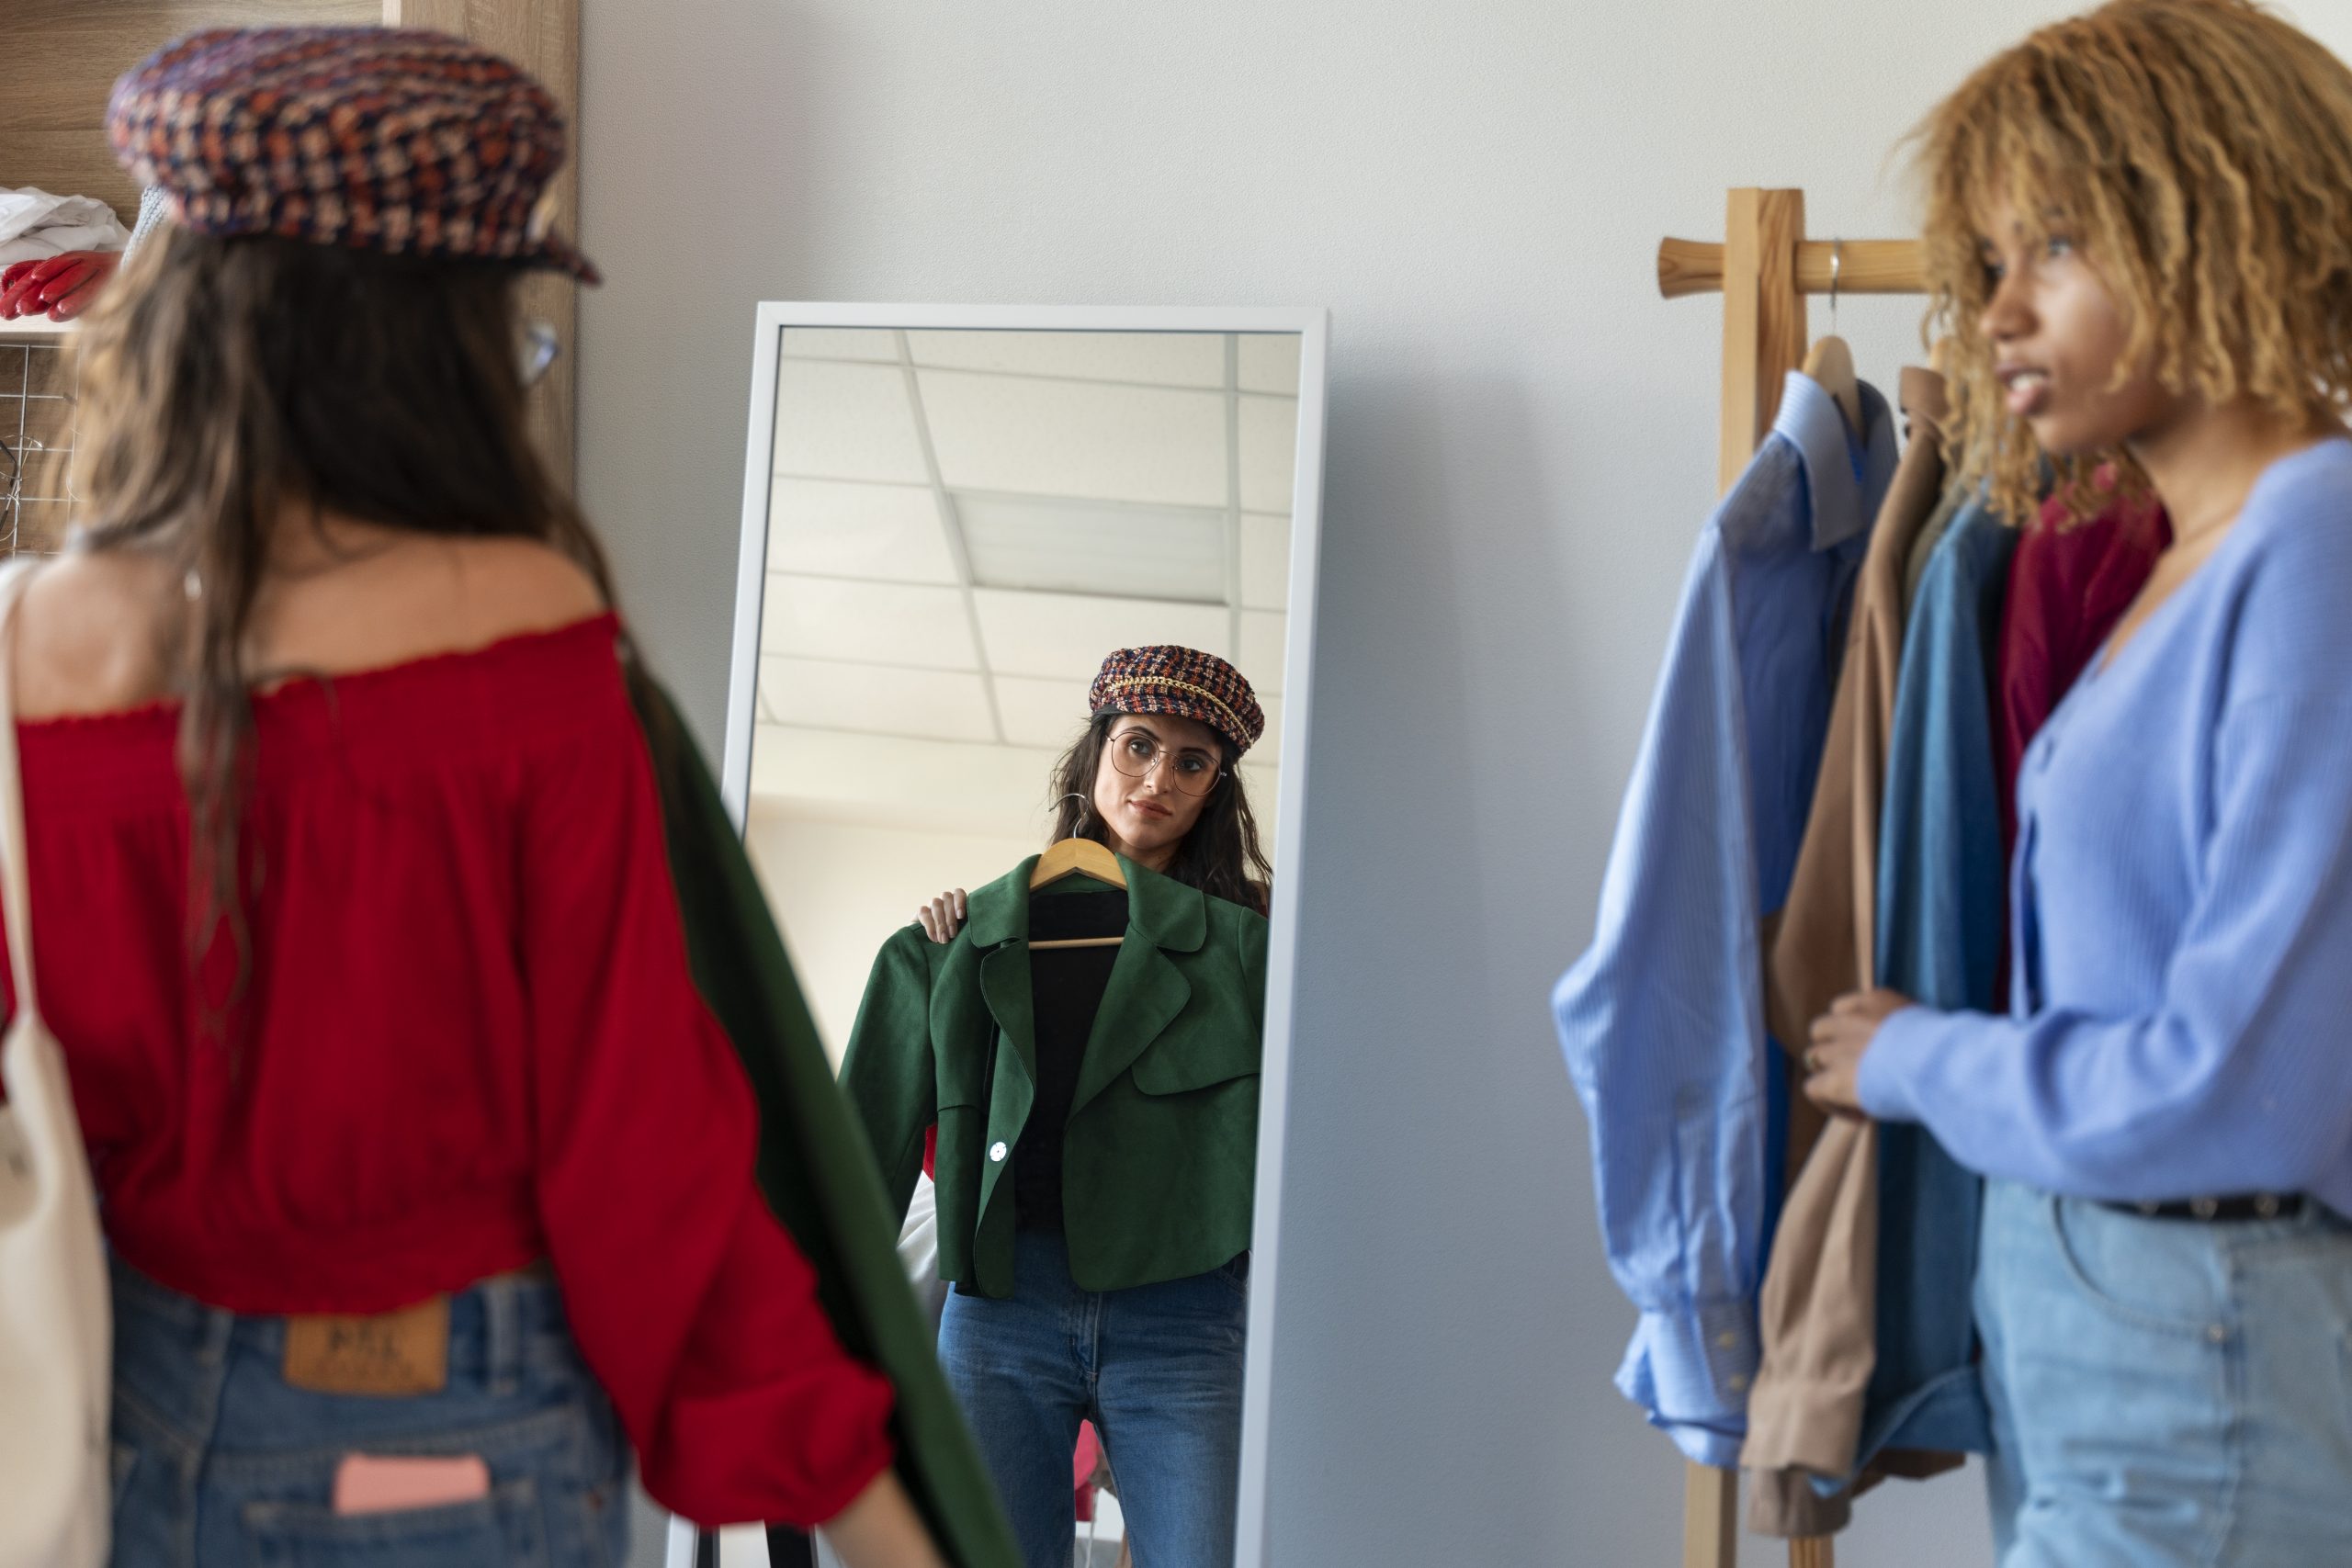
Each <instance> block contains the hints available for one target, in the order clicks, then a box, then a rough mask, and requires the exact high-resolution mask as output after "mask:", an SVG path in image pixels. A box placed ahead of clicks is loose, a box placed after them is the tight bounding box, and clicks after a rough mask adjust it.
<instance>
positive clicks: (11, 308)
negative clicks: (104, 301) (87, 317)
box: [0, 251, 122, 321]
mask: <svg viewBox="0 0 2352 1568" xmlns="http://www.w3.org/2000/svg"><path fill="white" fill-rule="evenodd" d="M119 265H122V254H121V253H120V252H119V251H68V252H66V253H65V254H63V255H62V256H50V257H48V258H46V259H44V260H41V261H28V262H18V263H17V264H16V265H14V266H11V267H9V268H8V269H7V271H6V272H4V273H0V321H11V320H14V319H15V318H17V317H18V316H39V315H47V316H48V317H49V319H50V320H51V321H72V320H73V319H74V317H76V316H78V315H80V314H81V313H82V312H83V311H84V310H88V309H89V307H90V302H91V301H92V300H94V299H96V298H97V297H98V290H99V289H101V288H104V287H105V286H106V281H107V278H109V277H112V276H114V270H115V268H116V267H118V266H119Z"/></svg>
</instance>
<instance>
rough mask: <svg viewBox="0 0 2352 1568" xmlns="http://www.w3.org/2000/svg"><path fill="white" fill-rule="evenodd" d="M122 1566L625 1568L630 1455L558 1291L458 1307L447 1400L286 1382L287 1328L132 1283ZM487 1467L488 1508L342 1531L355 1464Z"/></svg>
mask: <svg viewBox="0 0 2352 1568" xmlns="http://www.w3.org/2000/svg"><path fill="white" fill-rule="evenodd" d="M114 1308H115V1352H114V1434H113V1435H114V1489H115V1508H114V1559H113V1563H114V1568H428V1565H430V1568H442V1565H445V1564H450V1563H467V1564H477V1563H479V1564H498V1565H500V1568H621V1564H623V1563H624V1562H627V1560H628V1471H629V1457H628V1444H627V1443H626V1441H625V1440H624V1439H623V1438H622V1435H621V1432H620V1429H619V1427H618V1424H617V1423H616V1420H615V1418H614V1416H613V1411H612V1406H611V1404H610V1403H609V1402H608V1401H607V1400H606V1398H605V1393H604V1390H603V1389H602V1388H600V1387H599V1386H598V1385H597V1382H596V1381H595V1379H594V1377H593V1376H591V1375H590V1374H589V1371H588V1369H587V1367H586V1366H585V1364H583V1363H582V1360H581V1359H580V1352H579V1350H578V1349H577V1348H575V1347H574V1345H573V1344H572V1339H571V1329H570V1328H569V1326H568V1325H567V1324H566V1320H565V1317H564V1313H563V1303H562V1302H561V1301H560V1299H559V1298H558V1296H557V1293H556V1288H555V1286H554V1285H553V1284H552V1283H551V1282H549V1281H548V1280H542V1279H537V1278H533V1277H529V1276H523V1275H515V1276H508V1277H504V1278H502V1279H498V1280H487V1281H484V1282H483V1283H481V1284H479V1285H476V1286H475V1287H474V1288H472V1289H471V1290H469V1291H466V1292H462V1293H460V1294H458V1295H456V1296H454V1297H452V1298H451V1299H450V1303H449V1363H448V1382H447V1387H446V1388H444V1389H443V1390H442V1391H440V1392H438V1393H429V1394H418V1395H413V1396H408V1397H390V1398H375V1397H361V1396H354V1395H344V1394H324V1393H311V1392H309V1391H307V1390H304V1389H300V1388H297V1387H294V1386H293V1385H291V1384H289V1383H288V1382H287V1381H286V1380H285V1377H284V1376H283V1375H282V1371H281V1364H282V1361H283V1357H284V1352H285V1344H286V1320H285V1319H283V1318H274V1317H241V1316H239V1315H237V1314H234V1313H229V1312H223V1311H220V1310H219V1309H218V1308H214V1307H208V1306H205V1305H203V1304H201V1303H198V1302H195V1301H191V1300H190V1299H188V1298H187V1297H186V1296H182V1295H179V1294H176V1293H175V1292H171V1291H168V1290H165V1289H164V1287H163V1286H161V1285H158V1284H156V1283H154V1282H153V1280H147V1279H145V1278H143V1277H141V1276H140V1275H138V1274H136V1273H133V1272H132V1271H130V1269H125V1268H123V1267H122V1266H120V1265H119V1264H118V1265H117V1266H116V1268H115V1270H114ZM355 1452H356V1453H364V1454H369V1455H377V1456H388V1457H389V1456H404V1455H464V1454H477V1455H480V1456H481V1459H482V1460H483V1461H485V1462H486V1463H487V1465H488V1467H489V1470H490V1480H491V1489H490V1495H489V1496H488V1497H486V1498H483V1499H481V1500H479V1501H473V1502H463V1503H457V1504H452V1505H447V1506H438V1507H425V1508H413V1509H405V1510H401V1511H400V1512H396V1513H382V1514H360V1515H352V1516H348V1517H346V1516H340V1515H337V1514H336V1513H335V1512H334V1508H333V1507H332V1506H331V1500H332V1497H333V1493H334V1474H335V1470H336V1468H337V1466H338V1465H340V1464H341V1462H342V1461H343V1460H344V1458H345V1456H346V1455H348V1454H352V1453H355Z"/></svg>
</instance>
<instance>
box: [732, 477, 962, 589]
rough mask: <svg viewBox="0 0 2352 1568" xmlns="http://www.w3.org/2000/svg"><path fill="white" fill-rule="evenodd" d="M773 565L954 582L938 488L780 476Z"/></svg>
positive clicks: (774, 503)
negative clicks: (941, 518) (941, 515)
mask: <svg viewBox="0 0 2352 1568" xmlns="http://www.w3.org/2000/svg"><path fill="white" fill-rule="evenodd" d="M768 570H770V571H794V572H806V573H812V574H814V575H816V576H819V577H871V578H876V579H879V580H881V581H888V582H936V583H953V582H954V581H956V562H955V558H953V557H952V556H950V555H949V554H948V551H947V530H946V525H945V524H944V523H942V522H941V521H940V517H939V498H938V492H937V491H933V490H931V489H929V488H928V487H922V486H915V485H877V484H851V483H847V482H844V481H842V480H836V479H777V480H775V484H774V487H773V488H772V489H771V490H770V491H769V494H768Z"/></svg>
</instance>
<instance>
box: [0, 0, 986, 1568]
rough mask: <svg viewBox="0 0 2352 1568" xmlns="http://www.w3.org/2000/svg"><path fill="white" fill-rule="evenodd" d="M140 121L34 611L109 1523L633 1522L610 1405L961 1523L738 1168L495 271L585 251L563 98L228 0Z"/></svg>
mask: <svg viewBox="0 0 2352 1568" xmlns="http://www.w3.org/2000/svg"><path fill="white" fill-rule="evenodd" d="M108 132H109V135H110V137H111V138H112V140H113V142H114V145H115V148H116V151H117V152H118V154H119V156H120V158H121V159H122V161H123V162H124V164H126V165H127V166H128V167H129V168H130V170H131V171H132V172H133V173H134V174H135V175H137V176H138V177H139V178H140V179H141V181H142V182H143V183H144V184H146V185H149V186H155V187H160V188H163V189H164V190H167V191H168V192H169V193H170V200H171V205H172V207H173V209H174V219H175V220H174V221H173V222H172V223H171V224H170V225H168V226H167V227H165V228H164V230H163V231H160V232H159V233H157V234H156V235H155V236H154V237H153V239H152V240H151V241H150V242H149V243H147V244H146V245H145V246H143V247H142V248H141V251H140V253H139V254H137V255H136V256H135V257H134V258H133V259H132V260H131V261H130V264H129V265H128V266H127V268H126V269H125V271H124V273H123V274H122V275H121V276H119V278H118V279H117V280H116V281H115V282H114V283H113V284H112V285H111V286H110V287H109V288H107V291H106V292H105V294H104V295H103V296H102V297H101V298H100V299H98V300H97V301H96V304H95V305H94V306H93V308H92V310H91V311H90V313H89V314H88V315H87V316H86V317H85V320H84V330H83V332H82V333H81V334H80V343H81V350H80V352H81V355H82V389H83V390H82V409H81V425H82V428H81V435H80V442H79V452H78V454H77V462H78V464H79V478H80V480H81V486H82V489H81V494H82V495H83V497H84V498H85V516H86V517H88V518H89V519H90V526H89V528H88V530H87V532H86V534H85V536H83V537H82V538H81V539H80V540H79V541H78V543H77V546H76V547H75V548H74V550H72V551H71V552H70V553H69V554H68V555H67V556H66V557H65V558H63V559H62V560H60V561H58V562H57V563H55V564H53V565H51V566H47V567H44V568H42V569H40V570H38V571H36V572H33V573H31V574H29V576H28V577H17V578H13V579H11V580H10V581H9V583H8V587H9V589H10V590H11V591H12V592H16V591H21V593H22V598H21V601H20V602H17V604H16V605H15V613H14V614H13V615H10V616H9V618H8V619H7V621H6V624H5V630H6V634H7V636H8V637H9V639H10V644H11V647H12V649H13V654H14V659H13V664H14V669H13V674H14V677H15V678H14V680H13V682H11V685H12V695H13V697H14V700H15V704H16V711H17V715H18V716H20V717H21V718H22V719H23V721H24V722H23V723H22V724H21V726H20V727H19V729H18V734H19V737H20V755H21V764H22V775H23V780H24V797H25V803H26V818H27V828H28V839H29V851H28V856H27V861H28V868H29V873H30V880H31V884H32V902H33V907H34V908H37V909H38V910H40V917H39V918H40V942H39V943H38V944H37V952H38V953H39V957H40V976H39V979H40V1003H41V1010H42V1013H43V1014H44V1016H45V1018H46V1021H47V1022H48V1023H49V1025H50V1026H51V1029H52V1030H53V1031H54V1032H55V1034H56V1035H57V1037H58V1039H59V1040H60V1042H61V1043H62V1046H63V1049H64V1055H65V1056H66V1059H67V1062H68V1065H69V1069H70V1071H71V1075H72V1077H73V1080H74V1100H75V1106H76V1111H77V1112H78V1114H79V1117H80V1120H81V1122H82V1125H83V1132H84V1136H85V1142H86V1143H87V1145H88V1146H89V1148H90V1151H91V1154H92V1158H93V1163H94V1165H95V1168H96V1175H97V1179H98V1186H99V1188H100V1190H101V1193H102V1196H103V1201H104V1212H103V1220H104V1224H105V1229H106V1232H107V1242H108V1244H109V1247H110V1250H111V1253H112V1258H113V1264H114V1279H113V1292H112V1294H113V1325H114V1352H115V1353H114V1373H113V1388H114V1395H115V1404H114V1410H113V1415H112V1432H111V1436H112V1442H113V1456H112V1457H113V1461H114V1463H113V1472H112V1474H113V1481H114V1492H113V1496H114V1505H113V1506H114V1517H113V1546H112V1553H113V1555H112V1562H113V1563H114V1564H115V1565H116V1568H161V1565H163V1564H165V1563H170V1564H176V1565H188V1564H193V1565H195V1568H208V1565H210V1564H215V1563H243V1562H255V1561H260V1562H295V1561H300V1562H310V1563H317V1564H328V1563H356V1562H367V1563H369V1564H373V1565H376V1568H409V1565H411V1564H415V1565H418V1568H423V1565H424V1564H439V1563H453V1562H464V1563H497V1562H539V1563H550V1564H558V1563H560V1564H567V1565H568V1564H583V1565H584V1564H599V1565H607V1564H610V1563H613V1562H618V1561H621V1560H623V1559H624V1558H626V1556H627V1554H628V1528H627V1521H626V1499H627V1497H628V1477H629V1471H630V1459H631V1453H632V1450H634V1453H635V1456H636V1458H637V1460H638V1463H639V1469H640V1470H641V1473H642V1476H643V1480H644V1483H645V1484H646V1487H647V1489H648V1490H649V1491H650V1492H651V1493H652V1494H653V1495H654V1496H655V1497H656V1498H657V1499H658V1500H660V1501H661V1502H662V1503H663V1504H665V1505H666V1506H669V1507H671V1508H672V1509H673V1510H674V1511H676V1512H678V1513H681V1514H684V1515H685V1516H687V1517H692V1518H694V1519H695V1520H697V1521H698V1522H702V1523H706V1524H714V1525H716V1524H728V1523H738V1522H755V1521H756V1522H778V1523H789V1524H795V1525H803V1526H807V1525H816V1524H820V1523H821V1524H823V1525H825V1526H826V1528H827V1529H828V1531H829V1533H830V1534H831V1537H832V1540H833V1543H834V1545H835V1546H836V1548H837V1549H838V1550H839V1551H840V1552H841V1554H842V1557H843V1558H844V1559H845V1560H847V1561H848V1562H852V1563H854V1564H890V1565H900V1564H904V1565H908V1568H922V1565H929V1564H933V1563H937V1562H940V1561H941V1558H940V1554H939V1552H938V1551H937V1549H936V1548H935V1547H934V1546H933V1542H932V1540H931V1539H930V1536H929V1534H928V1532H927V1530H926V1529H925V1528H924V1526H923V1524H922V1522H921V1520H920V1519H919V1518H918V1517H917V1515H916V1512H915V1509H914V1507H913V1506H912V1504H911V1503H910V1499H909V1495H908V1491H907V1488H906V1487H905V1486H904V1485H903V1484H902V1483H901V1482H900V1480H899V1473H900V1468H901V1464H902V1456H901V1454H900V1453H899V1443H898V1440H897V1438H896V1437H895V1435H894V1427H893V1425H892V1422H893V1411H894V1404H895V1401H894V1390H893V1386H892V1384H891V1383H890V1382H889V1381H888V1379H886V1378H885V1377H884V1376H882V1375H881V1373H879V1372H878V1371H876V1369H875V1368H874V1367H872V1366H869V1365H867V1364H865V1362H864V1361H862V1360H860V1359H857V1358H855V1357H853V1356H852V1355H851V1354H850V1353H849V1352H848V1351H847V1350H846V1349H845V1348H844V1347H843V1345H842V1342H841V1339H840V1337H838V1336H837V1335H836V1333H835V1332H834V1330H833V1327H832V1324H831V1319H830V1318H829V1317H828V1315H827V1314H826V1312H825V1310H824V1308H823V1306H822V1304H821V1303H820V1300H819V1297H818V1291H817V1280H816V1276H815V1272H814V1269H812V1267H811V1264H810V1262H809V1258H808V1257H807V1256H806V1255H805V1254H804V1253H803V1252H802V1251H801V1249H800V1247H799V1246H798V1244H797V1242H796V1241H795V1240H794V1238H793V1236H792V1235H791V1234H789V1233H787V1232H786V1229H785V1228H784V1226H783V1225H782V1224H780V1223H779V1222H778V1220H777V1219H776V1217H775V1213H773V1212H771V1210H770V1209H769V1207H768V1205H767V1204H766V1202H765V1201H763V1198H762V1195H761V1192H760V1190H759V1189H758V1187H757V1186H756V1185H755V1182H754V1175H753V1173H754V1163H755V1156H756V1153H757V1148H758V1139H759V1131H760V1129H759V1118H758V1113H757V1109H756V1107H755V1106H754V1105H753V1103H752V1094H751V1088H750V1085H749V1083H748V1082H747V1081H746V1079H745V1077H744V1074H743V1071H742V1068H741V1064H740V1062H739V1061H738V1060H737V1058H736V1056H735V1055H734V1053H733V1050H732V1048H731V1047H730V1044H729V1040H728V1038H727V1037H726V1035H725V1033H724V1032H723V1031H722V1030H721V1029H720V1028H719V1026H718V1023H717V1021H716V1020H715V1019H714V1018H713V1016H712V1014H711V1012H710V1010H709V1008H708V1006H707V1004H706V1003H705V1001H704V999H703V998H702V995H701V993H700V992H699V991H698V989H697V987H696V984H695V974H694V972H693V970H692V969H691V968H690V967H689V962H688V950H687V946H686V942H685V934H684V930H683V926H682V919H681V913H680V906H679V901H678V897H677V893H676V890H675V887H674V886H673V881H672V870H671V866H670V863H669V862H668V859H667V855H666V852H665V847H664V823H663V818H662V803H661V799H660V796H659V795H658V792H657V788H656V783H655V778H654V773H653V770H652V767H651V763H650V756H649V750H648V747H647V743H646V738H645V734H644V732H643V730H642V729H641V728H639V721H638V718H637V715H636V713H635V711H634V709H633V708H632V705H631V701H630V691H629V687H628V682H627V679H626V675H625V671H624V667H623V662H622V659H621V648H622V643H623V637H624V633H623V630H622V626H621V624H620V622H619V621H618V619H617V618H616V615H614V613H613V612H612V610H611V608H610V606H611V593H610V592H609V585H608V577H607V573H606V571H605V563H604V557H603V554H602V552H601V550H600V549H599V547H598V546H597V543H596V540H595V538H594V535H593V534H592V533H591V531H590V529H589V528H588V525H586V523H585V522H584V521H583V520H582V517H581V515H580V513H578V511H577V510H576V509H575V508H574V506H573V505H572V503H571V501H570V500H569V499H568V498H567V497H566V496H565V495H564V494H563V492H562V491H561V490H560V488H558V486H557V485H556V484H555V483H554V482H553V481H552V479H550V477H549V476H548V473H547V472H546V471H545V470H544V468H542V467H541V465H540V463H539V461H538V459H537V457H536V456H535V455H534V453H533V451H532V449H531V446H530V445H529V442H528V440H527V437H526V434H525V424H524V388H525V384H526V379H527V378H528V374H529V372H528V370H527V369H526V366H525V363H524V355H523V353H522V350H523V347H524V342H523V337H524V334H523V333H522V332H521V330H520V323H519V322H518V321H517V319H516V312H515V286H516V283H517V281H518V280H519V278H520V277H521V276H523V273H524V271H525V270H526V269H527V268H533V267H548V268H555V269H560V270H562V271H566V272H569V273H571V275H573V276H577V277H580V278H582V280H584V281H594V276H595V274H594V269H593V268H591V267H590V266H589V265H588V264H587V262H586V261H585V260H584V259H583V258H582V257H581V256H580V254H578V253H577V252H576V251H574V250H573V249H572V248H571V246H570V245H569V244H568V243H565V242H564V241H562V240H561V239H560V238H559V237H557V236H556V235H554V234H553V233H551V232H549V231H548V226H547V222H546V213H547V209H546V207H545V205H544V197H545V192H546V187H547V185H548V180H549V179H550V178H551V177H552V175H553V174H554V173H555V171H556V169H557V168H558V167H559V166H560V164H561V162H562V160H563V157H564V155H565V132H564V126H563V123H562V120H561V118H560V116H559V115H558V114H557V112H556V109H555V106H554V103H553V101H552V99H551V98H550V97H549V96H548V94H547V93H546V91H545V90H544V89H543V88H542V87H541V86H540V85H538V84H537V83H536V82H533V81H532V80H531V79H530V78H529V77H527V76H526V75H525V74H524V73H521V72H520V71H518V70H516V69H515V67H514V66H513V65H512V64H510V63H509V62H505V61H503V60H502V59H500V58H498V57H497V56H496V55H493V54H490V53H488V52H486V51H481V50H480V49H477V48H475V47H473V46H471V45H469V44H466V43H463V42H461V41H459V40H458V39H449V38H445V37H441V36H439V35H435V34H429V33H419V32H404V31H400V30H396V29H378V28H349V29H338V28H298V29H273V30H262V31H253V32H212V33H201V34H198V35H195V36H193V37H190V38H187V39H182V40H180V41H179V42H177V43H175V44H173V45H171V46H169V47H168V48H166V49H164V51H161V52H160V53H158V54H157V55H155V56H154V57H153V59H151V60H150V61H148V62H146V63H145V64H143V65H142V66H141V67H140V68H139V69H138V70H136V71H134V72H133V73H131V74H130V75H129V76H127V77H125V78H124V79H123V81H122V82H121V83H120V84H119V85H118V87H117V89H116V92H115V96H114V99H113V102H112V105H111V107H110V110H109V115H108ZM23 978H24V977H23V976H14V975H12V976H9V980H10V986H9V988H8V992H7V997H6V1000H7V1003H8V1005H9V1007H10V1008H11V1009H12V1010H13V1008H14V1006H15V1004H16V1000H17V996H18V995H19V994H20V987H19V985H18V982H19V981H21V980H22V979H23ZM0 1479H4V1478H0Z"/></svg>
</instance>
